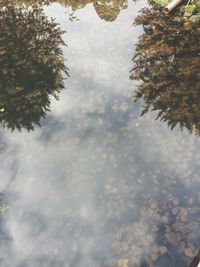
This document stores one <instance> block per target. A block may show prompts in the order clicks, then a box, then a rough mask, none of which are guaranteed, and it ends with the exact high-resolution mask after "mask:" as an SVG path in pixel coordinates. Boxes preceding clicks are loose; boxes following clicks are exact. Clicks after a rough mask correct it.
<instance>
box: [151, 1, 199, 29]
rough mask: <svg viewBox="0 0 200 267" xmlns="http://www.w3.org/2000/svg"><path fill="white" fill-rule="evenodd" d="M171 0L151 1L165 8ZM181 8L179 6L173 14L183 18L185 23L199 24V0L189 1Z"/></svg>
mask: <svg viewBox="0 0 200 267" xmlns="http://www.w3.org/2000/svg"><path fill="white" fill-rule="evenodd" d="M171 1H172V0H153V2H154V3H156V4H158V5H160V6H165V5H167V4H168V3H169V2H171ZM183 3H184V5H183V6H179V7H178V8H177V9H176V11H175V13H176V15H178V16H181V17H183V18H184V20H185V21H189V22H191V23H195V24H197V23H199V22H200V0H189V1H188V2H186V3H185V2H183Z"/></svg>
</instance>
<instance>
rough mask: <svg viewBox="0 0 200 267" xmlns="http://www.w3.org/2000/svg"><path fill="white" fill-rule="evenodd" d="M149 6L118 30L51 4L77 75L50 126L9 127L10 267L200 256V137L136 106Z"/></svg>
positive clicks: (5, 199)
mask: <svg viewBox="0 0 200 267" xmlns="http://www.w3.org/2000/svg"><path fill="white" fill-rule="evenodd" d="M141 6H142V4H141V3H136V4H133V3H130V4H129V6H128V8H127V9H125V10H122V11H121V14H120V15H119V16H118V18H117V19H116V20H115V21H113V22H112V23H109V22H106V21H104V20H101V19H100V18H99V17H98V16H97V14H96V13H95V10H94V8H93V6H92V5H91V4H90V5H87V6H86V7H84V8H83V9H80V10H79V11H77V12H76V16H77V18H78V19H79V21H75V22H69V21H68V19H67V16H66V14H65V12H66V9H65V8H64V7H62V6H61V5H59V4H55V3H54V4H52V5H50V6H48V7H45V12H46V14H47V15H48V16H53V17H56V19H57V21H58V22H59V23H60V25H61V27H62V29H64V30H67V33H66V34H65V35H64V38H65V41H66V42H67V44H68V48H64V57H65V58H66V59H67V66H68V68H69V72H70V78H69V79H68V80H67V81H66V89H65V90H63V91H62V92H61V93H60V100H59V101H56V100H54V99H52V103H51V113H49V114H48V116H47V117H46V119H44V120H42V122H41V126H42V127H41V128H39V127H36V128H35V131H34V132H29V133H28V132H26V131H25V130H22V132H21V133H20V132H17V131H14V132H10V131H8V130H6V129H1V133H0V134H1V146H0V148H1V154H0V157H1V161H0V164H1V168H0V177H1V180H0V190H1V192H2V194H1V202H2V204H1V207H2V208H1V210H3V209H5V207H8V209H7V210H6V211H5V212H4V213H3V212H2V213H3V214H2V215H1V236H2V237H1V242H0V260H1V266H4V267H25V266H26V267H46V266H48V267H55V266H56V267H86V266H87V267H97V266H98V267H103V266H104V267H105V266H117V267H127V266H129V267H131V266H134V267H138V266H140V267H141V266H159V267H165V266H172V267H173V266H174V267H175V266H176V267H179V266H181V267H182V266H186V265H187V264H186V263H188V262H189V261H190V259H191V258H192V256H193V255H194V254H195V252H196V250H197V249H198V247H199V240H198V237H199V229H200V227H199V198H200V195H199V181H198V180H199V179H198V178H199V170H200V169H199V164H200V158H199V153H198V152H199V139H198V137H196V136H194V135H190V134H189V133H187V132H184V131H183V132H181V131H180V130H179V129H178V128H175V129H174V131H173V132H171V131H170V129H169V128H168V127H167V125H165V124H164V123H161V122H158V121H154V114H151V113H148V114H146V115H145V116H143V117H140V112H141V110H142V107H141V106H142V102H137V103H135V104H134V103H132V100H131V96H133V94H134V85H133V81H130V80H129V71H130V69H131V68H132V62H131V58H132V56H133V54H134V48H135V45H136V43H137V39H138V37H139V35H140V34H141V33H142V29H141V28H140V27H134V26H132V22H133V19H134V16H136V15H137V11H138V10H139V9H140V8H141ZM3 203H4V205H5V206H4V208H3Z"/></svg>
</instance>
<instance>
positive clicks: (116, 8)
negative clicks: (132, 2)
mask: <svg viewBox="0 0 200 267" xmlns="http://www.w3.org/2000/svg"><path fill="white" fill-rule="evenodd" d="M15 2H17V3H28V4H35V3H43V4H49V3H53V2H59V3H60V4H61V5H64V6H67V7H70V8H71V9H72V11H76V10H77V9H80V8H83V7H85V6H86V5H88V4H93V6H94V8H95V10H96V12H97V14H98V16H99V17H100V18H101V19H104V20H106V21H113V20H115V19H116V18H117V16H118V15H119V13H120V11H121V10H122V9H124V8H126V7H127V4H128V0H112V1H111V0H58V1H55V0H15Z"/></svg>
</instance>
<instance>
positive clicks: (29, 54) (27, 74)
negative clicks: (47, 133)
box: [0, 2, 67, 130]
mask: <svg viewBox="0 0 200 267" xmlns="http://www.w3.org/2000/svg"><path fill="white" fill-rule="evenodd" d="M62 33H63V32H62V31H61V29H60V28H59V27H58V26H57V24H56V23H55V22H54V21H53V20H51V21H50V20H48V19H47V18H46V16H45V15H44V14H43V12H42V10H41V9H40V8H39V7H37V6H31V7H24V6H23V7H19V6H15V5H13V4H10V3H9V2H7V4H5V5H4V7H2V8H1V9H0V40H1V41H0V65H1V68H0V122H1V123H2V124H3V125H4V126H7V127H8V128H11V130H14V129H15V128H17V129H18V130H21V128H26V129H27V130H31V129H32V130H33V128H34V127H33V124H38V125H39V121H40V118H41V117H45V115H46V112H47V111H48V110H49V106H50V96H51V95H53V96H55V97H57V96H58V94H59V92H60V90H61V89H62V88H64V82H63V79H64V76H63V74H64V73H66V74H67V69H66V67H65V64H64V60H63V57H62V49H61V45H64V42H63V40H62V37H61V35H62Z"/></svg>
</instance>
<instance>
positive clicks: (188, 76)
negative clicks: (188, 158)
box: [131, 8, 200, 135]
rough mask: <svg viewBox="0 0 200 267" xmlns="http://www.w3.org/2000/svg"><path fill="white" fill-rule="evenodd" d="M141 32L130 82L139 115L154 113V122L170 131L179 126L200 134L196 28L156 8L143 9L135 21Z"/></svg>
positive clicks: (199, 61) (198, 33)
mask: <svg viewBox="0 0 200 267" xmlns="http://www.w3.org/2000/svg"><path fill="white" fill-rule="evenodd" d="M135 22H136V24H138V25H142V26H143V28H144V31H145V34H143V35H142V36H141V37H140V39H139V42H138V44H137V47H136V54H135V57H134V59H133V61H134V68H133V70H132V75H131V78H132V79H136V80H138V81H140V82H139V85H138V88H137V91H136V100H138V99H139V98H143V99H144V109H143V112H142V115H143V114H144V113H146V112H147V111H148V110H154V111H157V112H158V114H157V119H160V120H162V121H166V122H167V124H168V126H170V127H171V129H173V128H174V127H175V126H176V125H179V126H180V127H181V129H184V128H186V129H187V130H188V131H189V132H190V133H193V132H194V133H196V134H198V135H199V134H200V104H199V103H200V91H199V88H200V75H199V67H200V59H199V53H200V47H199V43H200V28H198V25H196V26H195V27H194V28H193V29H189V28H188V25H185V24H183V22H182V21H181V20H180V19H179V18H178V17H176V16H173V17H170V18H168V17H166V16H165V15H163V14H162V13H161V12H160V10H159V9H158V8H155V9H153V10H151V9H143V11H142V15H141V16H138V17H137V19H136V21H135Z"/></svg>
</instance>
